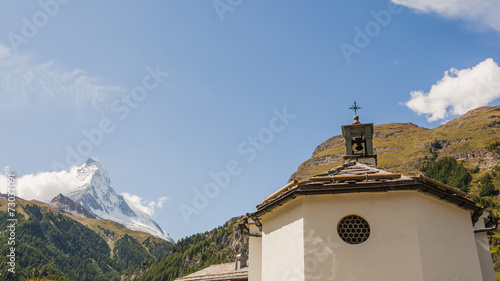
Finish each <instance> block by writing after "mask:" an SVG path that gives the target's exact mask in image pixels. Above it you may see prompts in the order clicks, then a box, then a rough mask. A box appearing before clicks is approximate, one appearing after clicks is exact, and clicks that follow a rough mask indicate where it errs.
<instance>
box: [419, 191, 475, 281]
mask: <svg viewBox="0 0 500 281" xmlns="http://www.w3.org/2000/svg"><path fill="white" fill-rule="evenodd" d="M417 195H418V196H415V201H414V206H413V208H414V209H415V215H416V222H417V228H418V243H419V248H420V256H421V258H422V270H423V272H424V280H469V281H476V280H477V281H481V280H482V273H481V266H480V264H479V258H478V254H477V248H476V241H475V238H474V229H473V227H472V221H471V214H470V212H468V211H465V210H463V209H460V208H458V207H456V206H454V205H451V204H446V203H443V201H440V200H438V199H434V198H429V197H427V196H424V195H421V194H417Z"/></svg>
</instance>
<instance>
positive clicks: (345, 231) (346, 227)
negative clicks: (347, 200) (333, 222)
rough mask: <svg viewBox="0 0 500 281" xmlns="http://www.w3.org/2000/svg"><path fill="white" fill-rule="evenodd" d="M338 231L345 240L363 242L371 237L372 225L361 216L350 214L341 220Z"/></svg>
mask: <svg viewBox="0 0 500 281" xmlns="http://www.w3.org/2000/svg"><path fill="white" fill-rule="evenodd" d="M337 232H338V233H339V236H340V238H342V240H344V242H346V243H349V244H361V243H363V242H365V241H366V240H368V237H370V225H369V224H368V222H367V221H366V220H365V219H363V218H362V217H360V216H356V215H349V216H346V217H344V218H343V219H341V220H340V221H339V224H338V226H337Z"/></svg>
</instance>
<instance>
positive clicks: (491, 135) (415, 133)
mask: <svg viewBox="0 0 500 281" xmlns="http://www.w3.org/2000/svg"><path fill="white" fill-rule="evenodd" d="M365 121H368V120H365ZM374 130H375V134H374V141H373V144H374V148H375V153H376V154H377V155H378V156H377V157H378V167H380V168H382V169H387V170H391V171H395V172H404V173H407V174H415V173H418V171H419V167H420V166H421V165H422V164H423V163H425V162H426V161H431V160H433V159H435V158H441V157H446V156H451V157H454V158H456V159H458V160H463V161H464V164H465V165H466V167H467V166H468V167H472V166H473V165H474V166H479V167H480V168H481V169H482V170H487V169H488V168H490V167H492V166H494V164H492V163H495V162H496V163H498V161H499V159H500V156H499V155H497V154H494V153H492V152H490V151H488V150H487V149H485V146H486V145H488V144H490V143H493V142H495V141H500V106H496V107H482V108H478V109H475V110H472V111H470V112H468V113H467V114H465V115H464V116H462V117H460V118H457V119H455V120H452V121H450V122H448V123H446V124H444V125H441V126H439V127H437V128H434V129H426V128H422V127H418V126H416V125H414V124H411V123H390V124H383V125H376V126H375V127H374ZM344 154H345V148H344V140H343V138H342V136H335V137H332V138H330V139H328V140H326V141H325V142H324V143H322V144H321V145H319V146H318V147H317V148H316V150H315V151H314V153H313V156H312V157H311V158H310V159H309V160H307V161H306V162H304V163H303V164H302V165H300V166H299V168H298V170H297V172H295V173H294V174H293V175H292V179H304V178H308V177H311V176H313V175H316V174H320V173H323V172H326V171H328V170H330V169H332V168H333V167H336V166H338V165H340V164H341V163H342V156H343V155H344Z"/></svg>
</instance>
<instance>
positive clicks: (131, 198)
mask: <svg viewBox="0 0 500 281" xmlns="http://www.w3.org/2000/svg"><path fill="white" fill-rule="evenodd" d="M121 195H122V196H123V198H124V199H125V201H127V203H129V204H131V205H133V206H135V207H136V208H137V209H139V210H141V211H143V212H144V213H146V214H148V215H150V216H153V214H154V212H155V209H156V208H162V207H163V203H164V202H165V201H167V200H168V197H160V198H159V199H158V201H157V202H155V201H148V200H146V199H143V198H141V197H139V196H137V195H132V194H130V193H128V192H123V193H122V194H121Z"/></svg>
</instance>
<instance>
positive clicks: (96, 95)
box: [0, 44, 125, 109]
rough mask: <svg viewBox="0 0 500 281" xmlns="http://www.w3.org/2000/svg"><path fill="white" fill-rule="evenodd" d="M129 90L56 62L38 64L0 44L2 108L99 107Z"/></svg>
mask: <svg viewBox="0 0 500 281" xmlns="http://www.w3.org/2000/svg"><path fill="white" fill-rule="evenodd" d="M124 91H125V89H123V88H121V87H119V86H113V85H106V84H103V83H102V82H101V81H100V79H98V78H95V77H90V76H87V75H86V74H85V72H84V71H82V70H80V69H75V70H71V71H67V70H64V69H63V67H62V66H61V65H59V64H58V63H56V62H54V61H49V62H45V63H36V62H34V61H33V60H32V59H30V58H29V57H27V56H23V55H20V54H15V53H13V52H12V51H11V50H10V49H9V48H7V47H5V46H4V45H1V44H0V98H1V99H2V103H1V105H0V106H1V107H2V108H7V107H8V108H11V109H16V108H20V107H23V106H26V105H29V104H35V105H50V106H54V105H56V106H63V107H69V106H77V107H80V106H86V105H91V106H94V105H97V104H98V103H102V102H104V101H106V100H108V99H110V98H112V97H113V96H114V95H115V94H117V93H122V92H124Z"/></svg>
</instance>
